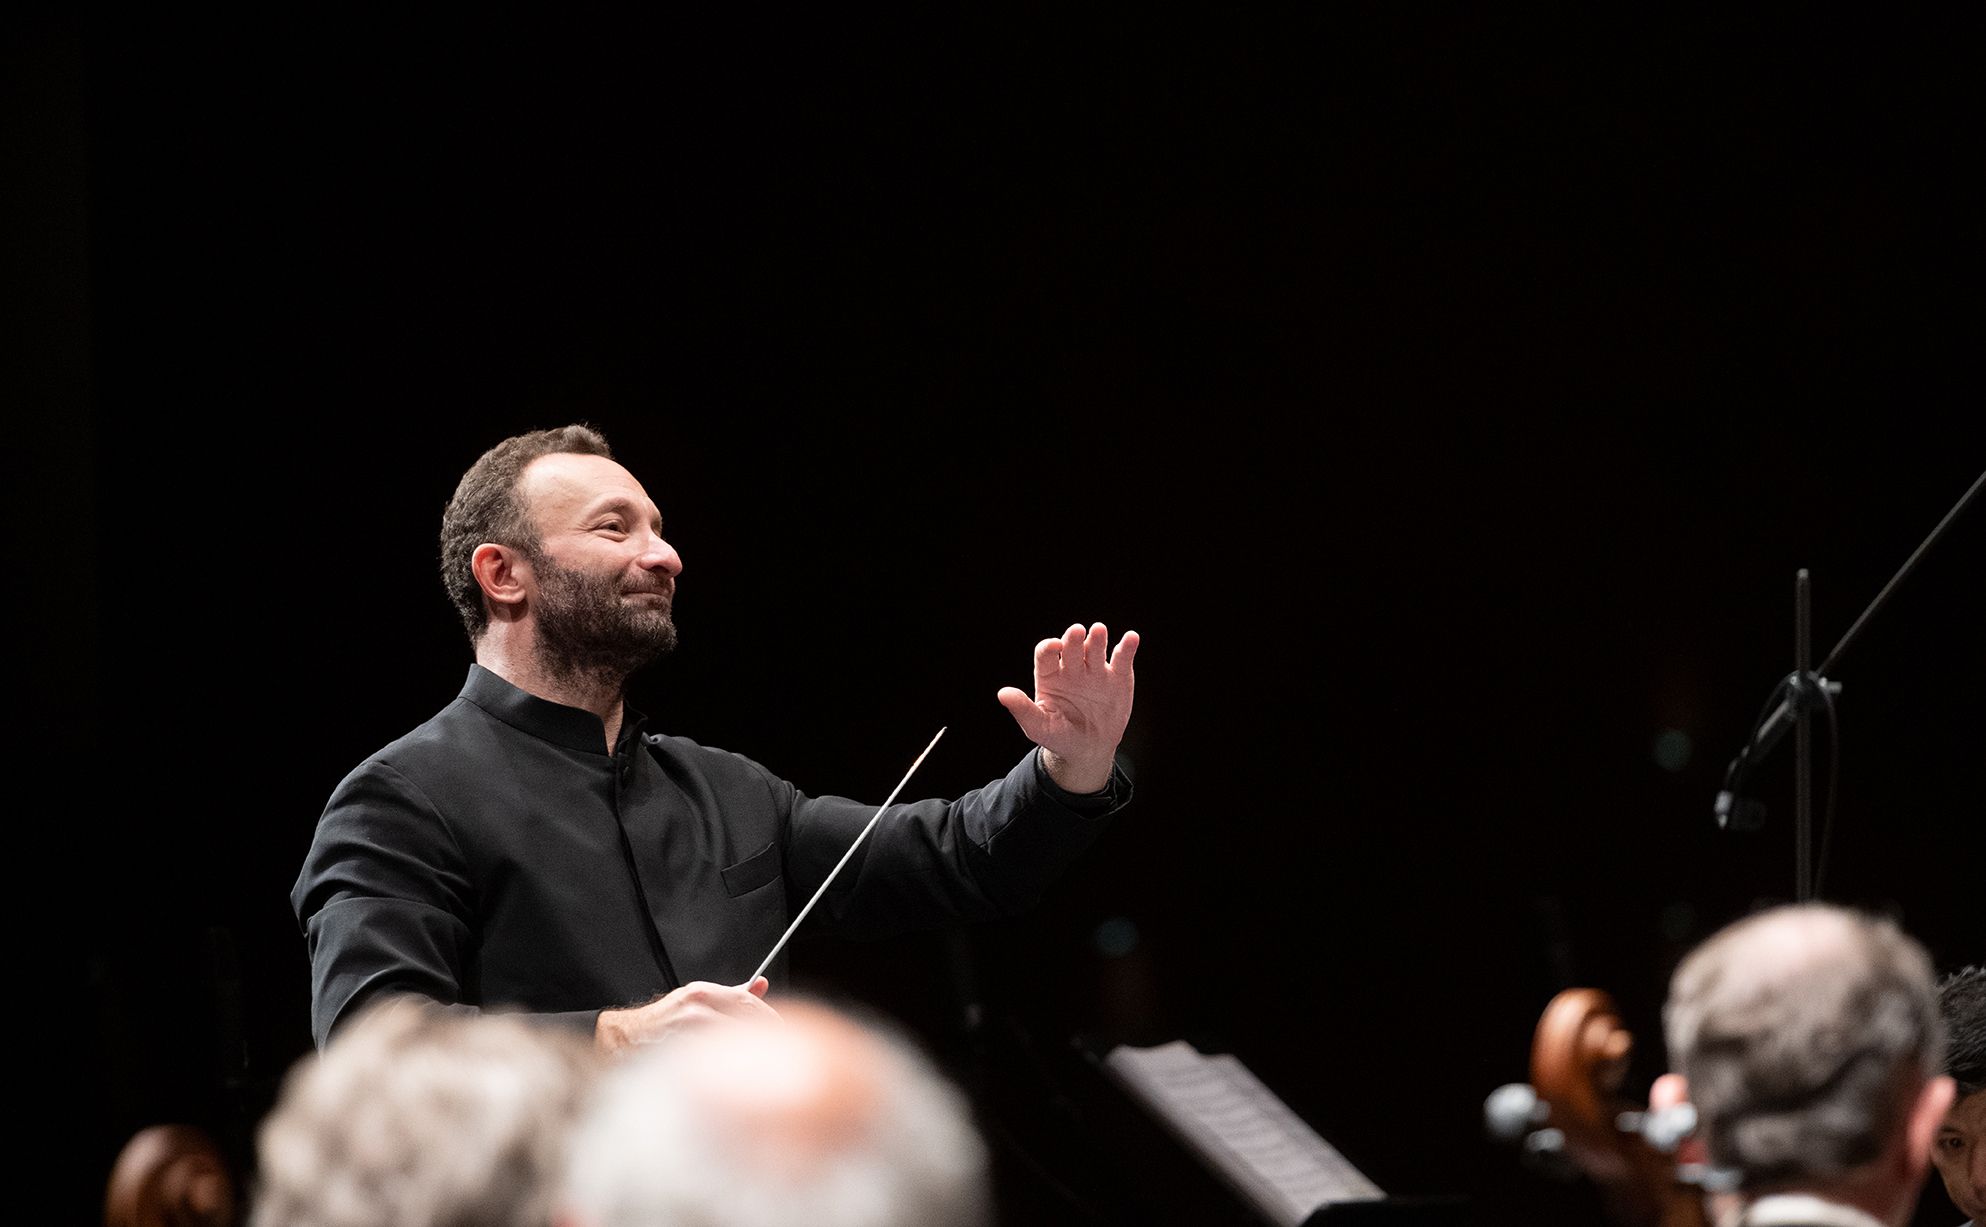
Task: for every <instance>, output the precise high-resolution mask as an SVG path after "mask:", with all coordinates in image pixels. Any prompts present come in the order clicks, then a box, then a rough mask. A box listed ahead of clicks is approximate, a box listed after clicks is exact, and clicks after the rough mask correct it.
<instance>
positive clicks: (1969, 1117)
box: [1945, 1091, 1986, 1137]
mask: <svg viewBox="0 0 1986 1227" xmlns="http://www.w3.org/2000/svg"><path fill="white" fill-rule="evenodd" d="M1945 1128H1947V1129H1958V1130H1962V1131H1964V1132H1966V1133H1969V1134H1972V1135H1973V1136H1975V1137H1986V1091H1974V1092H1972V1094H1970V1095H1967V1096H1966V1097H1965V1098H1963V1099H1961V1100H1959V1101H1958V1102H1957V1103H1955V1104H1953V1105H1952V1110H1951V1111H1950V1112H1949V1113H1948V1114H1947V1115H1946V1116H1945Z"/></svg>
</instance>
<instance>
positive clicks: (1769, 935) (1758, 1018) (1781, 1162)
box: [1662, 903, 1944, 1192]
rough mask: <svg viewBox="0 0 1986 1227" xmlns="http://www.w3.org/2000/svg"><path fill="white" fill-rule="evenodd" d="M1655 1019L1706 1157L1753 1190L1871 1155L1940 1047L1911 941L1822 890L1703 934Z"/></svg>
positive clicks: (1846, 1169)
mask: <svg viewBox="0 0 1986 1227" xmlns="http://www.w3.org/2000/svg"><path fill="white" fill-rule="evenodd" d="M1662 1020H1663V1029H1664V1032H1665V1035H1666V1038H1667V1041H1668V1047H1669V1056H1670V1062H1671V1066H1670V1067H1671V1068H1672V1069H1675V1070H1677V1071H1678V1072H1680V1073H1681V1074H1682V1075H1683V1076H1684V1077H1685V1078H1687V1079H1688V1081H1689V1097H1690V1100H1691V1102H1692V1103H1693V1104H1695V1106H1696V1109H1697V1112H1698V1114H1699V1118H1700V1119H1701V1121H1702V1131H1703V1135H1704V1139H1705V1142H1706V1143H1707V1145H1708V1148H1709V1152H1710V1160H1711V1162H1712V1163H1713V1164H1714V1165H1716V1166H1717V1167H1721V1168H1726V1169H1731V1170H1733V1171H1735V1172H1737V1173H1738V1175H1739V1177H1740V1179H1741V1180H1742V1182H1743V1187H1744V1188H1745V1189H1746V1190H1747V1191H1754V1192H1756V1191H1763V1190H1767V1189H1771V1188H1784V1187H1794V1186H1801V1185H1813V1184H1820V1183H1825V1182H1828V1181H1832V1180H1834V1179H1837V1178H1839V1177H1842V1176H1844V1175H1846V1174H1848V1173H1850V1172H1852V1171H1854V1170H1855V1169H1856V1168H1858V1167H1861V1166H1862V1165H1864V1164H1866V1163H1868V1162H1870V1161H1871V1160H1873V1159H1875V1158H1876V1157H1877V1156H1878V1155H1880V1154H1881V1153H1882V1151H1883V1148H1884V1147H1885V1146H1886V1145H1887V1144H1888V1143H1889V1142H1890V1140H1891V1139H1892V1138H1893V1137H1894V1136H1896V1134H1897V1132H1898V1131H1899V1130H1900V1129H1901V1128H1902V1127H1903V1123H1904V1120H1905V1118H1906V1115H1907V1113H1908V1111H1909V1108H1910V1105H1911V1103H1912V1102H1913V1101H1914V1099H1915V1096H1916V1095H1917V1093H1918V1092H1919V1091H1920V1090H1921V1089H1922V1087H1923V1085H1924V1083H1925V1082H1926V1081H1927V1080H1928V1079H1930V1078H1932V1077H1934V1076H1935V1075H1936V1074H1937V1073H1938V1070H1939V1065H1940V1063H1941V1062H1942V1060H1943V1052H1944V1029H1943V1025H1942V1023H1941V1022H1940V1020H1939V1017H1938V1007H1937V994H1936V988H1935V980H1934V978H1933V975H1932V970H1931V961H1930V958H1929V957H1928V955H1927V954H1926V953H1925V951H1924V949H1923V948H1922V947H1921V946H1919V945H1918V943H1917V942H1916V941H1914V940H1912V939H1911V938H1910V937H1909V936H1907V935H1906V934H1905V933H1904V932H1903V931H1902V930H1901V929H1899V928H1898V927H1897V926H1896V924H1894V923H1893V922H1891V921H1889V920H1887V919H1883V918H1880V917H1875V916H1870V915H1865V914H1863V913H1860V912H1857V911H1854V910H1852V909H1848V908H1842V907H1837V906H1833V905H1829V904H1819V903H1809V904H1794V905H1787V906H1782V907H1778V908H1773V909H1771V910H1768V911H1765V912H1761V913H1759V914H1757V915H1754V916H1751V917H1748V918H1746V919H1744V920H1740V921H1738V922H1736V923H1734V924H1731V925H1728V926H1726V927H1725V928H1724V929H1723V930H1721V931H1719V932H1718V933H1716V934H1715V935H1713V936H1712V937H1711V938H1709V939H1708V940H1707V941H1705V942H1704V943H1703V944H1702V945H1700V946H1698V947H1697V948H1696V949H1695V950H1694V951H1692V952H1691V953H1690V954H1689V956H1688V957H1686V958H1685V959H1684V960H1683V961H1682V963H1681V964H1680V965H1679V966H1678V967H1677V968H1676V972H1675V975H1674V976H1673V977H1672V978H1671V980H1670V986H1669V997H1668V1002H1667V1004H1666V1006H1665V1007H1664V1010H1663V1016H1662Z"/></svg>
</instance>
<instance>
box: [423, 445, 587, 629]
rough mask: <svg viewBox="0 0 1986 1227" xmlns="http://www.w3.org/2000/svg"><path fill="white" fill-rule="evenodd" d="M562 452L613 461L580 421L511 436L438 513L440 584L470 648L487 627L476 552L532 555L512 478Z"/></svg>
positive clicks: (531, 535)
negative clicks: (487, 547)
mask: <svg viewBox="0 0 1986 1227" xmlns="http://www.w3.org/2000/svg"><path fill="white" fill-rule="evenodd" d="M564 453H572V454H577V455H581V456H602V457H605V458H606V459H608V460H612V459H613V458H614V453H613V449H612V448H610V447H608V446H607V439H606V436H604V435H602V434H601V433H600V432H599V431H598V430H596V429H595V428H593V427H592V426H590V425H587V424H586V423H583V422H580V423H574V424H573V425H570V426H560V427H557V428H555V429H552V430H533V431H530V432H528V433H525V434H521V435H512V436H511V437H510V438H508V439H505V440H504V441H503V442H501V443H499V444H497V445H496V446H495V447H492V448H491V449H490V450H488V451H486V452H484V453H483V454H482V455H481V456H479V457H477V459H476V463H474V464H472V465H470V466H469V471H468V472H466V473H464V474H463V475H462V480H461V481H460V482H458V483H456V486H455V493H454V495H453V496H452V497H450V498H449V500H448V506H447V508H445V509H444V510H443V511H442V513H441V584H442V587H443V588H445V589H447V591H448V599H449V600H450V601H452V602H454V604H455V612H456V613H458V614H460V615H461V617H462V626H463V628H464V629H465V630H467V631H468V632H469V642H470V643H472V644H473V643H476V642H477V641H478V640H480V639H482V637H483V632H484V631H486V630H488V629H489V625H490V611H489V607H488V606H486V605H484V604H483V589H482V585H480V584H478V583H477V582H476V571H475V568H474V566H473V565H472V559H474V557H475V554H476V547H477V546H480V545H482V544H483V543H485V542H494V543H496V544H498V545H509V546H515V547H516V548H518V549H522V550H526V551H530V552H534V553H535V552H536V551H537V549H538V530H537V527H536V526H535V525H534V524H532V523H531V517H530V516H529V515H528V514H526V511H525V507H524V501H523V500H522V499H520V498H519V497H518V496H517V479H518V477H519V476H520V475H522V474H523V472H524V469H525V467H526V466H528V465H529V464H530V463H531V462H532V461H533V460H536V459H538V458H539V457H540V456H555V455H560V454H564Z"/></svg>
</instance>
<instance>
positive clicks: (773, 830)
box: [290, 665, 1131, 1046]
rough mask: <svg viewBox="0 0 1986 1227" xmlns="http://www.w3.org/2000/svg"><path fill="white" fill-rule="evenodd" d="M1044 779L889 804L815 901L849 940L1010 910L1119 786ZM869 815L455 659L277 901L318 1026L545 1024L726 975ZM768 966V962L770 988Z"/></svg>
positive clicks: (730, 980) (1066, 855)
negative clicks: (291, 928) (353, 1019)
mask: <svg viewBox="0 0 1986 1227" xmlns="http://www.w3.org/2000/svg"><path fill="white" fill-rule="evenodd" d="M1130 792H1131V788H1130V781H1129V780H1128V779H1127V778H1126V777H1125V776H1124V774H1123V772H1122V771H1121V770H1119V771H1117V772H1115V773H1113V780H1112V783H1111V787H1110V789H1109V790H1108V792H1107V793H1105V794H1100V795H1099V796H1097V797H1081V796H1071V795H1070V794H1067V793H1064V792H1063V791H1062V790H1060V789H1059V788H1057V787H1056V786H1055V785H1054V783H1053V782H1052V781H1050V780H1049V779H1048V777H1047V774H1046V773H1045V772H1043V771H1042V769H1041V767H1040V766H1039V764H1038V762H1037V756H1036V754H1035V753H1034V752H1033V751H1032V750H1030V751H1029V753H1028V755H1027V757H1026V758H1025V759H1023V760H1022V761H1021V762H1020V763H1019V764H1018V765H1017V766H1015V767H1014V769H1013V770H1011V771H1009V772H1008V773H1007V774H1006V776H1005V777H1004V778H1002V779H999V780H995V781H993V782H992V783H990V784H988V785H986V786H985V787H983V788H979V789H975V790H973V791H972V792H969V793H966V794H965V795H964V796H962V797H959V798H958V799H956V800H952V801H945V800H927V801H919V802H912V803H899V804H896V805H892V806H891V807H890V813H889V814H888V815H887V816H886V817H885V818H884V820H883V821H881V822H879V823H877V824H876V828H875V830H873V831H871V832H870V834H869V837H868V838H867V839H865V840H864V841H863V842H862V845H861V846H860V847H859V848H858V849H857V850H856V852H855V855H854V857H853V858H852V859H851V860H850V862H849V864H848V867H847V868H846V869H844V870H843V871H842V872H841V874H840V876H839V877H837V878H836V879H835V882H834V885H833V886H832V887H831V888H830V889H829V890H828V892H827V893H826V894H825V895H824V896H823V897H822V898H821V901H820V903H819V904H817V905H816V906H815V908H814V910H813V911H812V912H811V913H809V914H808V917H807V922H806V924H807V927H808V928H809V929H813V928H814V927H815V926H818V927H819V928H820V929H821V930H822V931H824V932H838V933H841V934H844V935H849V936H864V935H869V936H874V935H882V934H886V933H890V932H897V931H904V930H907V929H910V928H913V927H917V926H923V925H929V924H932V923H935V922H938V921H942V920H946V919H964V920H977V919H986V918H991V917H996V916H1001V915H1010V914H1012V913H1014V912H1016V911H1019V910H1021V909H1023V908H1026V907H1028V906H1030V905H1032V904H1033V902H1034V901H1035V900H1036V899H1037V898H1038V897H1039V896H1040V893H1041V891H1042V889H1043V888H1044V887H1045V886H1046V885H1047V883H1048V882H1049V881H1051V880H1052V879H1053V878H1054V877H1055V875H1056V874H1058V873H1060V872H1061V871H1062V870H1063V869H1064V868H1065V867H1066V866H1067V865H1068V864H1069V862H1070V861H1071V860H1073V859H1074V858H1075V856H1076V855H1077V854H1079V853H1080V852H1081V851H1082V850H1083V849H1084V848H1085V847H1087V846H1088V845H1089V844H1090V842H1091V841H1092V840H1093V839H1095V837H1096V836H1097V835H1098V834H1099V833H1100V832H1101V830H1102V827H1103V825H1104V821H1105V820H1106V819H1107V817H1108V816H1109V815H1110V814H1111V813H1114V812H1115V811H1116V810H1117V809H1118V808H1121V806H1122V805H1123V804H1124V803H1126V802H1127V801H1129V799H1130ZM875 811H876V807H875V806H873V805H865V804H862V803H859V802H856V801H852V800H849V799H847V798H844V797H833V796H823V797H810V796H807V795H805V794H803V793H801V792H800V791H799V790H798V789H796V788H795V787H794V786H793V785H791V784H789V783H787V782H786V781H784V780H782V779H780V778H779V777H777V776H775V775H773V774H772V773H771V772H769V771H767V770H766V769H765V768H763V767H761V766H759V765H758V764H757V763H755V762H753V761H751V760H750V759H748V758H745V757H743V756H742V755H738V754H733V753H730V752H727V751H724V750H718V749H713V748H709V747H705V746H700V745H697V744H695V743H694V742H691V741H687V740H685V739H683V738H681V737H670V736H666V735H662V734H654V733H648V732H645V731H643V728H642V719H641V717H640V716H639V715H638V714H637V713H635V712H633V711H632V710H630V711H629V712H628V713H627V718H626V721H625V727H624V729H623V731H622V734H621V737H620V743H619V745H618V746H616V747H615V750H614V752H613V753H612V754H608V753H607V752H606V748H605V741H604V739H603V737H602V736H601V726H600V720H599V718H598V717H597V716H594V715H593V714H591V713H589V712H585V711H581V710H578V709H576V708H570V707H564V706H561V705H559V704H556V703H551V702H547V701H546V700H543V699H539V698H535V697H533V696H532V695H529V694H527V693H525V692H524V691H522V690H519V689H518V688H516V687H515V686H512V685H511V684H510V683H508V682H506V681H504V680H503V679H502V678H500V677H498V676H497V675H496V674H494V673H492V672H490V671H488V670H487V669H484V668H482V667H481V666H480V665H472V666H470V669H469V678H468V681H467V683H466V684H465V685H464V686H463V688H462V693H461V694H460V695H459V696H458V697H457V698H456V699H455V701H454V702H453V703H450V704H449V705H448V706H447V707H445V708H443V709H442V710H441V712H439V713H438V714H437V715H435V716H434V717H433V718H432V719H430V720H428V721H427V722H426V723H425V724H422V725H421V726H420V727H419V728H416V729H415V730H413V731H412V732H411V733H408V734H407V735H406V736H404V737H401V738H400V739H399V740H397V741H395V742H393V743H392V744H390V745H388V746H387V747H386V748H384V749H382V750H380V751H379V752H378V753H377V754H374V755H373V756H372V757H370V758H368V759H367V760H366V761H365V762H363V763H361V764H360V765H359V766H358V767H357V768H355V769H354V770H353V771H352V772H351V774H349V775H348V776H346V777H345V779H344V780H343V781H342V782H341V783H340V784H339V785H338V787H337V789H336V790H335V791H334V792H333V793H332V795H331V799H330V801H329V802H328V804H327V805H326V807H325V810H324V813H323V815H322V817H321V818H320V819H319V820H318V825H317V833H316V837H315V839H314V841H313V842H312V844H311V848H310V852H309V854H308V855H307V856H306V858H305V861H304V865H303V869H302V872H301V873H300V874H299V876H298V878H297V882H296V886H295V888H294V889H293V890H292V891H291V894H290V901H291V903H292V905H293V906H294V907H295V909H296V915H297V920H298V922H299V924H300V925H301V926H302V928H303V933H304V937H305V942H306V945H307V947H308V950H309V954H310V963H311V1027H312V1032H313V1034H314V1035H315V1037H316V1040H317V1043H318V1044H319V1045H320V1046H321V1045H322V1044H324V1043H325V1042H326V1040H328V1039H329V1037H330V1034H331V1031H332V1028H334V1027H335V1026H337V1025H338V1024H339V1023H340V1022H341V1021H343V1020H344V1019H346V1018H348V1017H350V1015H351V1014H352V1013H353V1012H354V1011H355V1010H357V1009H358V1008H359V1007H360V1006H362V1005H363V1004H364V1003H366V1002H367V1001H368V1000H370V999H372V998H373V997H375V996H377V995H379V994H382V993H400V992H405V993H415V994H419V995H422V996H425V997H428V998H431V999H433V1000H435V1001H438V1002H442V1003H445V1004H448V1005H459V1006H463V1007H483V1008H502V1009H506V1010H515V1011H523V1012H528V1013H533V1014H540V1015H547V1016H550V1018H549V1021H553V1022H558V1023H563V1024H566V1025H570V1026H573V1027H576V1028H580V1029H583V1030H585V1031H586V1032H588V1033H590V1032H591V1031H592V1029H593V1026H594V1020H595V1018H596V1016H597V1015H598V1013H599V1011H600V1010H602V1009H605V1008H611V1007H617V1006H625V1005H634V1004H639V1003H641V1002H644V1001H648V1000H651V999H652V998H654V997H655V996H656V995H657V994H659V993H663V992H666V991H668V990H669V989H671V988H674V987H676V986H678V985H680V984H683V983H685V982H687V981H690V980H710V981H716V982H718V983H725V984H737V983H741V982H742V981H743V980H744V978H745V977H746V976H747V975H749V974H750V973H751V972H752V970H753V969H754V968H755V967H757V966H758V964H759V962H760V961H761V960H763V959H764V958H765V956H766V954H767V952H769V951H770V950H771V949H772V946H773V944H774V943H775V942H777V941H778V940H779V937H780V934H782V933H784V932H785V930H786V926H787V924H788V923H789V922H790V921H791V919H792V918H793V916H794V915H795V914H796V913H797V911H798V909H799V908H801V907H804V906H805V905H806V901H807V900H808V899H809V898H811V897H812V896H813V893H814V891H815V889H816V888H818V887H819V885H820V884H821V882H822V881H824V880H826V878H827V875H828V874H829V872H830V871H832V870H833V868H834V866H835V864H836V862H838V861H839V860H840V859H841V857H842V855H843V853H845V852H846V851H847V850H848V847H849V845H850V844H852V843H853V842H854V840H855V838H856V836H857V835H859V834H860V833H861V830H862V828H863V827H864V826H865V825H866V824H867V823H868V821H869V819H870V817H871V816H872V815H874V813H875ZM784 961H785V955H784V954H783V953H782V955H781V957H780V960H779V961H778V962H777V963H775V964H774V966H773V967H772V968H771V969H770V971H769V974H771V975H772V976H773V977H774V982H775V983H778V982H779V976H780V973H781V972H782V971H783V970H784V966H783V965H784Z"/></svg>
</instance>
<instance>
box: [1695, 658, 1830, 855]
mask: <svg viewBox="0 0 1986 1227" xmlns="http://www.w3.org/2000/svg"><path fill="white" fill-rule="evenodd" d="M1823 691H1824V692H1826V694H1827V696H1828V697H1829V698H1830V699H1831V698H1833V697H1834V696H1835V695H1838V694H1840V693H1841V683H1840V682H1831V681H1829V680H1828V679H1826V678H1824V677H1821V676H1820V675H1819V674H1815V673H1798V672H1795V673H1789V674H1787V675H1786V677H1785V678H1784V679H1782V680H1781V681H1780V683H1779V685H1778V686H1777V687H1775V688H1774V689H1773V692H1772V693H1773V695H1774V697H1777V696H1779V695H1780V694H1782V693H1783V694H1784V695H1785V698H1783V699H1780V701H1779V705H1778V706H1777V707H1774V708H1773V709H1772V710H1771V713H1770V714H1769V715H1767V716H1766V717H1765V719H1763V720H1761V721H1759V723H1758V725H1757V726H1756V727H1754V728H1753V730H1752V735H1751V737H1750V738H1749V739H1748V740H1747V741H1746V742H1745V745H1744V748H1743V749H1741V750H1739V751H1738V753H1737V755H1736V756H1735V757H1733V758H1732V759H1731V763H1730V765H1729V766H1728V767H1726V768H1725V769H1724V787H1723V788H1722V789H1721V790H1719V791H1718V793H1717V801H1716V803H1715V805H1714V806H1713V807H1712V810H1713V812H1714V813H1715V814H1716V815H1717V825H1718V826H1719V827H1720V828H1724V829H1727V830H1733V831H1756V830H1758V829H1759V828H1760V827H1762V826H1764V825H1765V805H1764V803H1763V802H1760V801H1757V800H1755V799H1753V798H1751V797H1747V796H1744V795H1742V789H1743V788H1744V785H1745V784H1746V783H1747V782H1748V781H1749V780H1750V778H1751V773H1752V770H1753V769H1754V768H1755V767H1756V766H1757V765H1758V764H1759V763H1760V762H1762V761H1764V760H1765V758H1766V756H1767V755H1769V754H1771V753H1772V749H1773V747H1774V746H1776V745H1778V744H1779V743H1780V741H1781V740H1782V739H1784V738H1785V736H1786V732H1787V730H1789V729H1791V728H1792V727H1793V726H1794V724H1795V723H1797V722H1798V720H1799V718H1800V716H1801V715H1802V714H1803V713H1804V712H1805V711H1806V710H1807V708H1808V707H1810V706H1811V705H1812V704H1813V701H1814V696H1815V695H1817V694H1820V693H1822V692H1823ZM1770 701H1771V700H1769V699H1768V700H1767V702H1770Z"/></svg>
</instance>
